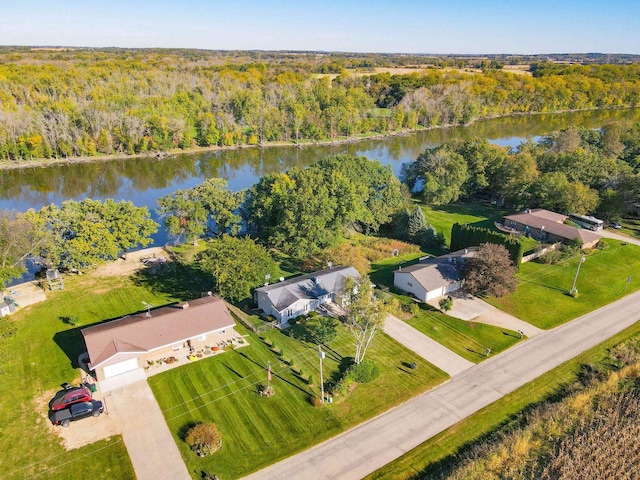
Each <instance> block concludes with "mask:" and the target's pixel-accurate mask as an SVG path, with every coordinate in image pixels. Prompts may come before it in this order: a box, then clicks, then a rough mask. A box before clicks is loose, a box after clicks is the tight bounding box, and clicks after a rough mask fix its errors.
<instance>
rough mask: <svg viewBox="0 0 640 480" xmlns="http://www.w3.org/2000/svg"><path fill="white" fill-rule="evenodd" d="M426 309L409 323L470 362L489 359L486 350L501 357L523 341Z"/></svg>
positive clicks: (504, 331)
mask: <svg viewBox="0 0 640 480" xmlns="http://www.w3.org/2000/svg"><path fill="white" fill-rule="evenodd" d="M427 308H429V310H421V311H420V312H419V313H418V314H417V315H414V316H413V317H411V318H410V319H409V320H407V323H408V324H409V325H411V326H412V327H413V328H415V329H416V330H419V331H421V332H422V333H424V334H425V335H426V336H428V337H430V338H432V339H434V340H435V341H437V342H438V343H441V344H442V345H444V346H445V347H447V348H448V349H449V350H451V351H453V352H455V353H457V354H458V355H460V356H461V357H464V358H466V359H467V360H469V361H471V362H474V363H478V362H481V361H482V360H485V359H487V358H488V357H487V356H486V354H485V352H486V350H487V348H490V349H491V352H492V353H499V352H502V351H503V350H506V349H507V348H509V347H511V346H513V345H515V344H516V343H518V342H519V341H520V335H519V334H518V333H517V332H514V331H512V330H507V329H503V328H499V327H494V326H492V325H485V324H483V323H476V322H467V321H464V320H459V319H457V318H452V317H449V316H447V315H444V314H443V313H440V312H439V311H437V310H435V309H430V307H427Z"/></svg>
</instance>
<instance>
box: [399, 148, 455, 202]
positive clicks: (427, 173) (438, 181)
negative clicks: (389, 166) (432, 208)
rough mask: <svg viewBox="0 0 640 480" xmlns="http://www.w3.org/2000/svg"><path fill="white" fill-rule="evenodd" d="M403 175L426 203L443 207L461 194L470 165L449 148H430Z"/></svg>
mask: <svg viewBox="0 0 640 480" xmlns="http://www.w3.org/2000/svg"><path fill="white" fill-rule="evenodd" d="M402 176H403V179H404V182H405V183H406V184H407V186H408V187H409V188H410V189H411V190H414V189H416V188H417V189H418V190H419V192H420V193H421V195H422V198H423V199H424V201H425V202H426V203H429V204H433V205H442V204H446V203H450V202H454V201H456V200H457V199H458V198H459V197H460V195H461V194H462V186H463V184H464V183H465V181H466V180H467V163H466V162H465V160H464V158H462V156H461V155H460V154H458V153H455V152H454V151H452V150H451V149H450V148H449V147H448V146H440V147H435V148H428V149H426V150H425V151H424V152H422V153H421V154H420V155H419V156H418V158H417V160H416V161H415V162H413V163H411V164H408V165H403V168H402Z"/></svg>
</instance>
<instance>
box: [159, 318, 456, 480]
mask: <svg viewBox="0 0 640 480" xmlns="http://www.w3.org/2000/svg"><path fill="white" fill-rule="evenodd" d="M238 330H242V328H241V327H238ZM340 330H341V332H340V335H339V336H338V338H337V339H336V340H334V341H333V342H331V344H330V345H329V346H328V348H326V349H325V350H326V352H327V353H326V358H325V360H324V368H323V371H324V380H325V381H327V380H330V379H331V378H332V376H333V375H335V374H336V373H337V372H338V370H339V366H340V364H341V363H343V364H344V362H345V359H346V358H348V357H350V356H352V355H353V354H354V346H353V338H352V337H351V334H350V333H349V332H347V331H345V330H344V329H342V327H340ZM265 337H266V338H268V339H270V340H271V341H273V344H274V346H275V347H278V348H280V349H282V352H283V355H282V357H279V356H277V355H276V354H274V353H273V351H272V350H271V349H270V348H269V347H267V345H265V343H264V342H263V341H261V340H260V339H259V338H258V337H257V336H256V335H253V334H251V335H250V336H249V337H248V340H249V342H250V343H251V345H250V346H246V347H242V348H238V349H236V350H233V351H228V352H225V353H223V354H221V355H217V356H215V357H212V358H208V359H205V360H202V361H199V362H196V363H194V364H190V365H186V366H183V367H179V368H176V369H174V370H171V371H169V372H166V373H163V374H160V375H157V376H154V377H152V378H150V380H149V383H150V385H151V388H152V389H153V391H154V394H155V396H156V398H157V399H158V402H159V404H160V406H161V408H162V411H163V413H164V415H165V418H166V420H167V424H168V425H169V428H170V430H171V432H172V433H173V435H174V437H175V439H176V443H177V445H178V447H179V448H180V451H181V453H182V456H183V458H184V460H185V462H186V464H187V467H188V468H189V471H197V472H200V471H204V472H207V473H212V474H213V473H215V474H216V475H219V476H220V478H225V479H230V478H238V477H241V476H243V475H246V474H248V473H249V472H252V471H255V470H258V469H259V468H262V467H265V466H267V465H269V464H271V463H274V462H276V461H278V460H280V459H282V458H284V457H287V456H289V455H292V454H294V453H296V452H298V451H301V450H303V449H306V448H308V447H310V446H312V445H315V444H317V443H319V442H321V441H322V440H324V439H327V438H329V437H331V436H334V435H336V434H338V433H340V432H342V431H344V430H346V429H347V428H349V427H352V426H354V425H356V424H358V423H360V422H362V421H364V420H366V419H368V418H371V417H373V416H375V415H377V414H379V413H382V412H383V411H385V410H387V409H389V408H391V407H392V406H394V405H397V404H399V403H401V402H403V401H406V400H408V399H409V398H411V397H413V396H415V395H416V394H418V393H420V392H423V391H425V390H427V389H429V388H431V387H433V386H435V385H437V384H438V383H440V382H442V381H443V380H445V379H446V378H447V376H446V374H444V373H443V372H441V371H440V370H438V369H436V368H435V367H433V366H432V365H430V364H428V363H427V362H425V361H424V360H422V359H421V358H420V357H418V356H417V355H415V354H414V353H412V352H410V351H408V350H406V349H405V348H403V347H402V346H401V345H399V344H398V343H396V342H395V341H394V340H392V339H391V338H389V337H388V336H386V335H385V334H383V333H378V334H377V336H376V337H375V339H374V341H373V344H372V346H371V347H370V350H369V351H368V353H367V358H370V359H372V360H373V361H375V363H376V364H377V365H378V366H379V367H380V370H381V374H380V376H379V377H378V378H377V379H376V380H374V381H373V382H371V383H368V384H362V385H358V387H357V388H356V389H355V391H353V392H352V393H351V394H350V395H349V396H348V397H347V398H345V399H344V400H340V401H337V402H334V403H333V404H331V405H326V406H324V407H314V406H312V405H311V403H310V402H309V398H310V396H319V393H320V387H319V384H320V376H319V364H318V363H319V362H318V352H317V347H316V346H315V345H312V344H308V343H305V342H302V341H299V340H296V339H294V338H290V337H287V336H285V335H284V334H283V333H280V332H279V331H277V330H272V331H270V332H268V333H267V334H265ZM281 358H286V359H293V364H294V366H295V367H299V368H301V369H302V374H303V375H304V376H306V375H309V374H311V375H312V379H313V384H312V385H307V383H306V382H305V381H303V380H302V379H301V378H300V377H299V376H297V375H295V374H294V372H293V371H292V368H291V367H290V366H288V365H286V364H285V363H284V361H282V360H281ZM268 362H271V366H272V371H273V380H272V385H273V387H274V388H275V391H276V394H275V395H274V396H272V397H269V398H264V397H261V396H260V395H258V393H257V387H258V385H261V384H265V382H266V380H267V379H266V367H267V363H268ZM411 362H416V363H417V364H418V368H416V369H410V368H408V367H407V365H408V364H410V363H411ZM197 422H213V423H215V424H216V426H217V427H218V429H219V431H220V432H221V434H222V437H223V446H222V449H221V450H220V451H219V452H217V453H216V454H213V455H211V456H208V457H204V458H200V457H198V456H196V455H195V454H194V453H193V452H191V451H190V450H189V447H188V446H187V444H186V443H185V442H184V441H183V435H184V432H185V429H186V428H188V427H189V426H190V425H193V424H194V423H197Z"/></svg>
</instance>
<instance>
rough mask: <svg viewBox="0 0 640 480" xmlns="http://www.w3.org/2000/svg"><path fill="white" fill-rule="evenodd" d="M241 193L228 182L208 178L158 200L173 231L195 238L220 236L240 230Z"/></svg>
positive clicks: (168, 226) (189, 239)
mask: <svg viewBox="0 0 640 480" xmlns="http://www.w3.org/2000/svg"><path fill="white" fill-rule="evenodd" d="M243 195H244V194H243V193H242V192H231V191H229V189H228V188H227V181H226V180H224V179H220V178H212V179H209V180H205V181H204V182H203V183H201V184H200V185H198V186H196V187H193V188H191V189H188V190H177V191H176V192H174V193H173V194H170V195H167V196H165V197H161V198H159V199H158V205H159V208H158V213H159V214H160V215H162V216H163V217H164V221H165V225H166V226H167V229H168V230H169V232H170V233H172V234H174V235H182V236H184V237H186V239H187V240H188V241H193V242H194V244H195V243H196V242H197V239H198V238H199V237H201V236H202V235H204V234H205V233H208V234H211V235H214V236H215V235H221V234H223V233H230V234H232V235H235V234H237V233H238V232H239V231H240V221H241V218H240V215H239V213H238V212H239V208H240V204H241V201H242V198H243Z"/></svg>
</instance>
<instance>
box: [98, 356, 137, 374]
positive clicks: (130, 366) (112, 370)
mask: <svg viewBox="0 0 640 480" xmlns="http://www.w3.org/2000/svg"><path fill="white" fill-rule="evenodd" d="M136 368H138V359H137V358H131V359H129V360H125V361H124V362H120V363H114V364H113V365H109V366H108V367H104V378H109V377H114V376H116V375H120V374H121V373H125V372H130V371H131V370H135V369H136Z"/></svg>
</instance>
